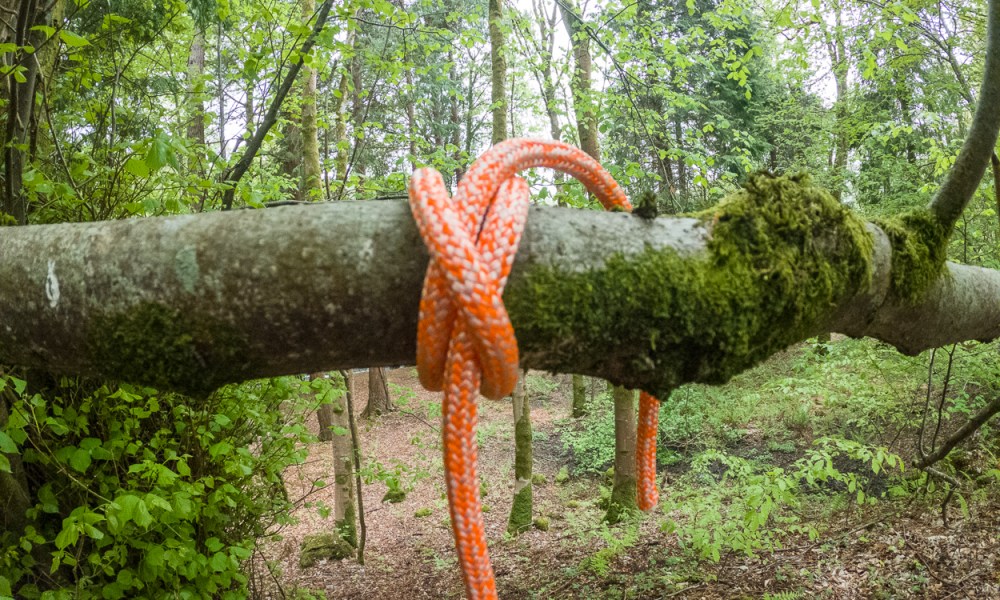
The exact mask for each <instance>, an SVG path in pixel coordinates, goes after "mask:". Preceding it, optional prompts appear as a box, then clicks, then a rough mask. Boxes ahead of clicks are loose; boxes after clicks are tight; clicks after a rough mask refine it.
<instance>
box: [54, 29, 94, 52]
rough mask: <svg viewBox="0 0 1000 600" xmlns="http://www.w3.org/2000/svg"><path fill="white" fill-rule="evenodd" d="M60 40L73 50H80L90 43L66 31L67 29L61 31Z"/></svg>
mask: <svg viewBox="0 0 1000 600" xmlns="http://www.w3.org/2000/svg"><path fill="white" fill-rule="evenodd" d="M59 39H61V40H62V41H63V43H64V44H66V45H67V46H70V47H72V48H80V47H81V46H87V45H89V44H90V42H88V41H87V38H85V37H82V36H79V35H77V34H75V33H73V32H72V31H66V30H65V29H63V30H60V31H59Z"/></svg>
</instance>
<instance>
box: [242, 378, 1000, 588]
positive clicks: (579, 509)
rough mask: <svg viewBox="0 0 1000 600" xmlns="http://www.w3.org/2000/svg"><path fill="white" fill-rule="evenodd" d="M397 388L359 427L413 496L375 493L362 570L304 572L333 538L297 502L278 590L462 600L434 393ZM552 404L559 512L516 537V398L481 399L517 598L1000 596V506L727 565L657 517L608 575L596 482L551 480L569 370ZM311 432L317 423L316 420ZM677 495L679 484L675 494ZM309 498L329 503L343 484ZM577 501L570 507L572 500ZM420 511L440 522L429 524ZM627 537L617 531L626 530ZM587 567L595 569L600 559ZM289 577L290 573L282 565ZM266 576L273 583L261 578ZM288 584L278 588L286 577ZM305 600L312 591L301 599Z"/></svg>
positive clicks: (795, 546)
mask: <svg viewBox="0 0 1000 600" xmlns="http://www.w3.org/2000/svg"><path fill="white" fill-rule="evenodd" d="M389 381H390V386H391V387H390V391H391V393H392V396H393V399H394V401H395V402H397V403H399V401H400V399H401V398H402V399H403V403H404V404H405V406H404V407H403V410H401V411H397V412H394V413H392V414H390V415H388V416H384V417H381V418H380V419H378V420H376V421H375V422H372V423H367V424H366V423H363V422H359V426H360V427H361V437H362V446H363V455H364V457H365V460H366V464H372V463H371V461H372V459H375V460H377V461H378V462H379V463H381V465H383V466H384V467H385V468H388V469H392V468H393V467H395V466H396V465H397V463H400V464H403V465H405V466H406V468H407V472H406V473H404V474H403V475H402V479H403V481H404V485H405V486H407V487H408V488H410V489H409V491H408V494H407V497H406V499H405V500H404V501H403V502H401V503H399V504H385V503H382V502H381V499H382V496H383V494H384V493H385V492H386V486H385V484H384V483H382V482H374V483H371V484H369V485H366V486H365V490H364V503H365V520H366V523H367V545H366V549H365V559H366V565H365V566H363V567H362V566H359V565H358V564H357V563H356V562H354V561H351V560H345V561H340V562H328V561H324V562H321V563H319V564H317V565H316V566H314V567H312V568H309V569H304V570H303V569H299V567H298V547H299V542H300V540H301V539H302V537H303V536H305V535H307V534H310V533H316V532H320V531H324V530H325V529H326V528H329V527H330V521H329V520H325V519H323V518H321V517H320V516H319V515H318V514H317V511H316V508H315V507H311V508H306V507H302V508H300V509H299V510H297V511H296V513H295V516H296V517H297V518H298V523H297V524H296V525H294V526H289V527H287V528H286V529H285V530H283V531H282V532H281V534H282V536H283V539H282V540H281V541H277V542H274V543H271V544H269V545H268V546H267V547H266V548H265V549H264V551H263V554H264V556H266V558H267V559H268V560H270V561H273V562H272V565H273V566H274V567H277V569H275V568H272V572H274V573H275V574H276V580H275V579H273V578H271V577H270V575H268V574H267V572H266V571H265V570H264V569H261V568H258V569H256V570H255V575H256V577H258V578H260V579H258V581H261V582H262V585H261V587H266V588H268V589H269V590H270V591H269V592H267V593H264V594H261V595H262V597H267V598H296V595H295V588H299V589H301V590H314V591H325V593H326V597H327V598H329V599H331V600H333V599H342V598H357V599H364V600H378V599H397V598H406V599H409V598H461V597H462V592H463V590H462V583H461V578H460V575H459V573H458V570H457V567H456V563H455V559H454V549H453V546H452V538H451V531H450V529H449V528H448V526H447V516H448V510H447V504H446V501H445V497H444V483H443V476H442V470H441V460H440V442H439V439H438V438H439V434H438V431H437V418H438V417H437V414H436V413H433V412H429V411H433V406H434V405H435V404H436V403H437V402H438V401H439V399H438V395H437V394H431V393H428V392H425V391H423V390H422V389H421V388H420V386H419V384H418V382H417V380H416V376H415V372H414V370H413V369H410V368H405V369H397V370H394V371H392V372H391V373H390V375H389ZM555 381H557V382H558V383H559V384H560V385H559V388H558V389H556V390H555V391H554V392H551V393H549V394H546V396H547V397H533V400H532V421H533V424H534V429H535V435H536V441H535V446H534V452H535V456H534V471H535V472H536V473H541V474H543V475H545V477H546V479H547V480H548V483H546V484H544V485H540V486H536V487H535V512H536V514H542V515H546V516H549V517H550V518H551V522H552V526H551V529H550V530H549V531H547V532H542V531H538V530H532V531H530V532H528V533H526V534H523V535H521V536H519V537H518V538H510V537H508V536H505V534H504V531H505V527H506V520H507V513H508V511H509V510H510V503H511V495H512V479H513V474H512V465H513V441H512V437H513V425H512V423H513V419H512V415H511V414H510V405H509V403H507V402H489V401H485V400H484V401H483V402H482V403H481V404H480V411H481V412H480V427H479V430H480V436H479V438H480V443H481V448H480V470H481V476H482V478H483V480H484V481H485V484H486V490H487V496H486V497H485V498H484V504H485V505H486V506H487V508H488V509H489V512H488V513H487V515H486V527H487V535H488V537H489V542H490V552H491V554H492V558H493V564H494V568H495V570H496V573H497V580H498V586H499V590H500V596H501V598H504V599H515V598H668V597H669V598H769V597H770V598H779V597H782V596H779V595H778V594H779V593H780V592H791V591H796V592H799V594H798V595H793V594H791V593H790V594H789V595H788V596H787V597H788V598H838V599H841V598H842V599H853V598H935V599H945V598H954V599H960V598H970V599H971V598H1000V560H998V555H1000V501H998V500H997V499H993V500H991V501H988V500H983V501H980V502H977V503H975V504H974V506H975V509H974V513H973V514H971V515H970V517H969V518H963V517H962V515H961V514H960V513H959V511H958V510H957V509H956V508H955V507H954V506H953V507H952V509H951V521H950V527H947V528H946V527H944V525H943V524H942V521H941V518H940V513H939V512H936V511H932V510H929V509H926V508H924V507H918V506H916V505H914V506H910V507H906V506H902V505H901V504H899V503H883V504H882V505H880V506H878V507H875V508H873V509H865V511H864V512H861V511H857V510H855V511H852V513H851V514H850V515H848V516H846V517H844V519H843V522H842V523H837V524H835V525H834V526H833V527H832V530H831V531H827V532H825V533H824V535H823V536H822V538H821V539H820V540H819V541H818V542H816V543H810V542H809V541H808V540H805V539H803V540H800V541H799V542H798V543H796V541H795V540H793V541H792V542H791V544H790V547H788V548H786V549H785V550H783V551H778V552H773V553H769V554H762V555H760V556H759V557H757V558H748V557H746V556H744V555H742V554H730V555H723V557H722V560H721V561H720V562H719V563H717V564H714V563H710V562H698V561H696V560H694V559H692V558H691V557H690V556H688V555H686V554H684V553H683V551H682V550H681V549H680V548H679V547H678V544H677V540H676V538H675V537H674V536H673V535H671V534H667V533H664V532H662V531H661V530H660V528H659V525H658V522H659V521H660V520H661V519H660V518H658V515H656V514H655V513H654V515H652V517H650V518H646V519H644V521H643V522H642V523H641V525H639V534H638V538H637V541H636V542H635V543H634V544H631V545H628V546H627V547H625V548H623V549H621V551H620V552H617V553H614V552H606V553H607V554H609V555H610V560H609V561H608V566H607V569H606V571H604V572H603V573H602V572H601V569H600V566H596V567H595V566H593V560H588V559H589V558H592V557H593V556H595V553H600V551H601V549H602V548H606V547H607V545H608V544H607V542H606V540H605V539H603V538H601V537H600V536H599V535H597V534H596V533H595V529H596V528H595V524H596V523H598V522H599V521H600V518H601V515H602V512H601V511H600V510H599V509H597V508H596V506H595V503H596V500H597V496H598V492H597V488H598V485H599V482H598V481H597V480H594V479H586V478H584V479H574V480H572V481H571V482H570V483H569V484H566V485H557V484H555V483H554V482H553V480H554V478H555V475H556V473H557V472H558V470H559V469H560V467H561V466H563V465H565V464H567V462H568V460H569V457H567V456H565V455H564V454H563V450H562V444H561V443H560V442H559V439H558V434H557V432H556V431H555V429H554V422H555V421H556V420H557V419H561V418H564V417H565V416H566V414H567V412H568V407H569V401H568V399H567V397H566V394H567V393H568V390H569V380H568V378H556V379H555ZM354 389H355V396H356V400H355V412H356V413H358V414H360V412H361V410H362V409H363V408H364V404H365V398H366V396H367V376H366V375H365V374H360V375H355V384H354ZM312 426H314V427H315V423H313V424H312ZM310 456H311V458H310V460H309V461H308V462H307V463H306V464H305V465H302V466H301V467H298V468H295V469H292V470H291V472H289V473H288V474H287V476H286V481H287V485H288V488H289V493H290V496H291V497H292V498H297V497H301V496H302V495H303V494H304V493H305V492H306V491H307V490H308V489H309V485H310V483H309V482H311V481H314V480H316V479H325V480H327V481H331V480H332V477H333V475H332V473H333V468H332V461H331V457H330V449H329V445H328V444H315V445H314V446H313V447H312V448H311V449H310ZM664 493H665V494H666V493H669V489H666V490H664ZM308 500H310V501H313V502H316V501H322V502H325V503H326V504H328V505H330V506H332V503H333V494H332V489H330V488H328V489H322V490H320V491H318V492H315V493H313V494H311V495H310V496H309V498H308ZM571 501H575V502H573V503H572V506H573V508H568V507H567V504H568V503H570V502H571ZM420 509H431V510H432V514H431V515H430V516H426V517H422V518H417V517H415V516H414V513H415V512H416V511H418V510H420ZM615 535H621V532H617V533H616V534H615ZM588 565H591V566H588ZM279 571H280V572H279ZM267 579H270V581H265V580H267ZM275 581H278V582H280V584H281V588H280V589H278V586H276V585H275V583H274V582H275ZM298 598H300V599H302V600H304V597H303V596H298Z"/></svg>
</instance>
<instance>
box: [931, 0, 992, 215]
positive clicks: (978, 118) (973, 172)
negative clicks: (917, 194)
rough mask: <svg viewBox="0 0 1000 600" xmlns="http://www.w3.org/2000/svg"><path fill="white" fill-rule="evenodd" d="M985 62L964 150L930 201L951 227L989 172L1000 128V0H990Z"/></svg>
mask: <svg viewBox="0 0 1000 600" xmlns="http://www.w3.org/2000/svg"><path fill="white" fill-rule="evenodd" d="M986 38H987V39H986V64H985V67H984V72H983V86H982V88H981V89H980V92H979V104H978V106H977V107H976V114H975V115H974V116H973V118H972V125H971V128H970V130H969V135H968V137H966V138H965V144H964V145H963V146H962V151H961V153H960V154H959V155H958V158H957V159H956V160H955V164H954V165H953V166H952V168H951V170H950V171H949V172H948V178H947V179H946V180H945V182H944V185H942V186H941V189H940V190H939V191H938V194H937V196H935V198H934V201H933V202H931V211H932V212H933V213H934V215H935V216H936V217H937V219H938V220H939V221H940V222H941V223H942V224H944V225H947V227H948V228H949V229H950V228H951V227H952V226H954V224H955V222H956V221H957V220H958V217H959V216H960V215H961V214H962V211H963V210H965V205H966V204H968V202H969V200H970V199H971V198H972V195H973V194H974V193H975V191H976V188H978V187H979V182H980V181H981V180H982V179H983V174H984V173H985V172H986V164H987V163H988V162H989V160H990V156H991V155H992V154H993V150H994V147H995V146H996V142H997V132H998V131H1000V102H998V100H997V99H998V98H1000V0H990V4H989V24H988V26H987V30H986Z"/></svg>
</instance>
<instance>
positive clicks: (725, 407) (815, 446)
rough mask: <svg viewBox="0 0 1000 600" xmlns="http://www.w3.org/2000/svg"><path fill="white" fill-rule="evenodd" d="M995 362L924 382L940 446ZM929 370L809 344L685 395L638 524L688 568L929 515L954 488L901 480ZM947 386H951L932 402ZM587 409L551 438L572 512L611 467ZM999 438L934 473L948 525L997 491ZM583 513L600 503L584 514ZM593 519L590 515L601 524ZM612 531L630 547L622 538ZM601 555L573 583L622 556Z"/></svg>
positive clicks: (859, 346) (598, 405) (957, 365)
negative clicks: (882, 517) (907, 508)
mask: <svg viewBox="0 0 1000 600" xmlns="http://www.w3.org/2000/svg"><path fill="white" fill-rule="evenodd" d="M949 354H951V355H952V356H951V358H952V360H951V364H950V365H949ZM995 354H996V345H995V344H979V343H969V344H965V345H962V346H956V347H954V348H951V349H948V350H939V351H938V352H937V356H936V360H935V361H934V365H933V368H932V369H931V370H930V375H931V384H932V387H931V398H930V404H929V406H930V411H931V412H930V416H929V418H930V419H931V423H933V420H934V419H935V418H936V413H937V412H938V410H940V412H941V414H942V415H943V418H944V419H945V421H944V425H943V428H942V433H941V436H944V435H946V434H945V433H944V432H947V431H952V430H954V429H956V428H957V427H958V426H959V425H960V424H961V423H963V422H964V421H965V419H967V418H968V417H969V416H971V415H973V414H975V413H976V412H977V411H978V410H980V409H981V408H982V407H983V406H985V404H986V403H987V402H989V401H990V399H992V398H993V397H994V396H995V393H996V390H995V385H994V384H993V383H992V382H996V381H1000V365H998V364H997V361H995V360H994V357H995ZM929 358H930V353H924V354H922V355H920V356H917V357H907V356H903V355H900V354H899V353H898V352H896V351H895V350H893V349H892V348H891V347H889V346H887V345H885V344H882V343H880V342H877V341H874V340H869V339H865V340H852V339H837V340H836V341H833V342H826V343H819V342H815V341H812V342H809V343H804V344H799V345H796V346H795V347H793V348H791V349H790V350H788V351H787V352H784V353H780V354H778V355H776V356H774V357H772V358H771V359H770V360H768V361H767V362H765V363H763V364H761V365H759V366H758V367H756V368H754V369H751V370H749V371H747V372H745V373H742V374H740V375H738V376H736V377H734V378H733V379H732V380H730V381H729V382H728V383H727V384H726V385H723V386H707V385H698V384H693V385H687V386H683V387H682V388H680V389H678V390H677V391H675V392H674V394H673V395H672V396H670V397H669V398H664V399H662V400H663V402H662V404H661V409H660V431H659V437H658V459H659V466H660V472H661V473H660V479H659V481H660V484H661V503H660V507H659V508H658V509H657V510H656V511H655V512H653V513H652V514H651V515H648V516H647V517H645V518H646V519H653V520H654V521H655V523H656V524H657V525H658V526H659V527H660V529H661V530H662V531H664V532H666V533H668V534H669V535H670V536H671V539H673V540H675V541H676V543H677V544H678V545H679V546H680V547H681V549H682V550H684V552H683V553H682V554H681V556H684V557H687V558H686V560H693V561H695V562H697V561H701V560H708V561H718V560H720V559H721V557H723V556H724V555H727V554H736V555H759V554H766V553H769V552H772V551H774V550H778V549H780V548H783V547H785V546H787V545H789V544H796V545H800V544H803V543H806V544H808V543H810V542H812V541H815V542H816V543H817V544H819V543H822V540H823V538H824V536H825V535H826V532H827V531H828V530H831V529H833V530H836V529H837V528H838V527H840V526H842V525H843V523H844V522H845V518H846V519H850V518H851V515H852V514H853V515H858V514H863V513H865V511H867V510H869V508H866V507H874V506H875V505H879V506H882V505H887V504H891V503H900V504H899V505H900V506H902V503H904V502H905V503H910V502H912V501H913V500H914V499H918V500H919V499H923V500H924V501H925V502H926V503H927V505H928V506H931V508H930V509H929V510H931V511H933V512H934V513H935V514H938V513H939V511H940V503H941V501H942V500H943V499H944V498H945V496H947V495H948V494H949V492H950V488H949V487H948V486H947V485H943V484H942V482H941V481H940V480H933V479H932V480H928V479H927V476H926V474H924V473H922V472H920V471H919V470H915V469H912V468H910V467H909V466H908V464H909V463H911V462H912V461H913V459H914V456H915V455H916V450H915V443H916V440H917V432H918V431H919V427H920V424H921V421H922V415H923V407H924V406H925V403H926V402H927V397H926V392H927V387H926V386H927V378H928V360H929ZM946 374H948V377H949V386H948V391H947V394H945V396H944V398H943V400H942V397H941V392H942V389H943V385H942V384H943V381H944V378H945V376H946ZM589 408H591V410H590V412H589V414H588V415H587V416H586V417H584V418H581V419H573V420H571V419H566V420H564V421H562V422H560V423H559V425H558V427H559V428H560V433H561V439H562V441H563V444H564V447H565V449H566V451H567V452H568V454H569V455H570V456H571V457H572V459H571V464H572V465H573V470H572V476H573V478H571V479H570V481H571V482H573V481H575V480H577V479H582V480H583V481H584V482H586V483H585V484H584V487H583V488H580V489H577V490H576V491H575V492H573V494H574V495H573V497H574V500H573V501H572V503H573V506H577V505H578V504H579V503H580V502H581V501H580V500H579V498H584V497H588V498H589V496H593V495H594V494H593V493H592V492H591V491H589V490H592V489H593V487H594V483H595V481H596V482H599V481H601V479H600V477H601V475H600V473H603V471H604V470H605V469H606V468H607V467H608V466H609V465H610V464H612V462H613V459H614V454H613V448H614V424H613V414H612V410H611V409H612V406H611V401H610V398H609V397H608V396H607V395H598V396H597V398H596V400H595V402H594V403H593V404H591V405H590V407H589ZM996 427H1000V426H996V425H993V426H991V425H990V424H987V425H986V426H985V428H984V429H983V430H982V435H980V436H978V437H977V438H976V440H975V441H974V442H973V443H971V444H966V445H965V446H963V447H962V448H961V449H959V450H958V451H956V452H953V454H952V456H950V457H949V459H947V460H945V461H943V462H942V463H939V465H938V468H940V469H941V470H943V471H945V472H948V473H951V474H952V475H953V476H955V477H957V478H959V479H960V480H962V481H964V482H966V483H965V485H964V486H963V488H962V489H961V490H957V491H956V492H955V494H954V498H953V501H952V504H951V509H950V510H951V511H952V514H953V515H955V516H958V517H965V518H969V516H970V515H971V514H973V513H974V511H975V510H976V507H977V506H982V505H984V503H985V502H987V501H988V500H989V498H990V497H992V496H995V493H996V490H997V489H998V487H1000V470H998V469H996V467H995V464H996V456H997V455H998V454H1000V443H998V442H997V441H996V437H995V431H996ZM934 428H935V427H934V425H933V424H932V425H931V426H930V429H929V432H930V433H928V434H927V439H928V440H929V439H930V437H931V436H932V434H933V431H934ZM940 439H941V438H940V437H939V438H938V443H940ZM925 443H929V442H925ZM567 489H570V488H567ZM593 502H596V497H595V498H593V499H592V500H583V501H582V504H581V506H591V504H592V503H593ZM872 510H874V509H872ZM594 512H595V511H593V510H590V511H589V512H587V513H586V514H588V515H589V516H590V517H592V518H599V517H596V516H595V515H594V514H593V513H594ZM568 518H570V517H568ZM581 518H582V517H572V518H571V519H581ZM591 527H592V532H591V533H587V532H586V531H584V532H582V533H580V534H579V537H580V539H581V543H584V544H585V546H586V544H588V543H590V542H588V541H586V540H589V539H590V538H588V537H587V536H588V535H591V536H592V535H599V533H594V531H596V529H593V528H594V527H596V525H592V526H591ZM626 527H627V524H626ZM617 531H618V533H617V535H618V536H619V537H621V536H623V535H625V536H626V537H627V529H626V530H622V529H619V530H617ZM640 543H641V541H640V542H636V544H637V545H638V544H640ZM607 548H610V549H607ZM671 548H672V547H671ZM601 552H602V550H598V551H597V553H595V554H594V555H593V556H591V557H590V558H588V559H586V561H585V565H586V566H587V569H584V570H582V571H581V572H587V570H588V569H589V570H590V572H591V573H592V574H593V572H594V571H593V569H591V568H590V566H591V565H594V566H595V568H597V569H598V570H601V569H604V568H605V567H604V566H603V565H605V563H606V560H605V558H606V557H605V554H608V553H609V552H610V553H612V554H614V555H616V556H617V555H619V554H627V553H628V552H629V550H628V549H627V548H621V547H620V544H619V545H615V544H609V545H608V546H607V547H606V548H605V549H604V554H601ZM667 552H668V553H671V552H672V553H676V550H675V549H671V550H669V551H667ZM672 556H674V557H675V558H676V554H672ZM602 572H603V571H602Z"/></svg>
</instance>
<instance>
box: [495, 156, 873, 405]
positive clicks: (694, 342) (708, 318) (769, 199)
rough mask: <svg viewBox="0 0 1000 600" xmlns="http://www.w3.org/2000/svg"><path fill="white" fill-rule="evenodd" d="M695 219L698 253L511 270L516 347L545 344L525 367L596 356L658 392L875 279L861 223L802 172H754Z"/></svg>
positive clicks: (774, 342)
mask: <svg viewBox="0 0 1000 600" xmlns="http://www.w3.org/2000/svg"><path fill="white" fill-rule="evenodd" d="M695 216H696V217H697V218H698V219H700V220H701V221H702V222H703V224H704V226H705V228H706V229H707V230H709V231H710V232H711V235H710V237H709V239H708V242H707V250H708V252H707V253H706V254H703V255H700V256H698V257H681V256H679V255H678V254H677V253H676V252H675V251H674V250H672V249H659V250H655V249H650V248H647V250H646V251H645V252H643V253H641V254H638V255H634V256H629V257H625V256H621V255H617V256H613V257H610V258H608V259H607V261H606V262H605V263H604V265H603V267H602V268H599V269H595V270H593V271H588V272H584V273H575V274H574V273H566V271H565V269H562V270H560V269H554V268H550V267H546V266H540V265H534V266H531V267H527V270H526V271H523V272H522V273H521V275H520V277H517V278H512V279H511V284H510V289H509V290H508V292H507V293H506V294H505V302H506V305H507V308H508V310H509V312H510V314H511V319H512V321H513V322H514V325H515V329H516V331H517V336H518V341H519V344H520V345H521V347H522V350H523V353H524V355H525V356H526V357H528V358H529V360H531V358H532V356H533V355H532V352H533V349H534V348H539V349H541V348H545V349H546V352H544V353H540V354H539V357H538V358H537V360H535V361H534V362H538V363H542V364H532V366H533V367H539V368H548V369H553V370H566V369H567V368H568V367H569V366H570V365H572V366H573V367H575V368H576V370H580V371H584V372H587V371H597V370H598V366H599V365H600V370H601V371H602V372H604V373H609V372H610V374H611V375H612V376H611V377H610V378H611V379H613V380H615V381H616V382H621V383H624V384H626V385H628V386H630V387H638V388H642V389H645V390H648V391H650V392H652V393H654V394H655V393H662V392H665V391H666V390H670V389H673V388H675V387H676V386H677V385H679V384H682V383H687V382H704V383H721V382H725V381H727V380H728V379H729V378H731V377H733V376H734V375H736V374H737V373H740V372H741V371H743V370H745V369H747V368H748V367H751V366H753V365H755V364H757V363H758V362H760V361H761V360H764V359H765V358H767V357H768V356H770V355H772V354H774V353H775V352H777V351H780V350H781V349H783V348H785V347H787V346H789V345H790V344H792V343H795V342H798V341H800V340H802V339H805V338H806V337H808V336H809V335H811V334H814V333H817V332H818V331H819V330H821V329H822V327H823V324H824V323H823V321H824V319H825V318H826V316H827V314H828V313H829V311H830V308H831V307H832V306H834V305H835V304H836V303H837V301H839V300H840V299H841V298H842V297H844V296H845V295H847V294H851V293H853V292H854V291H856V290H859V289H862V288H863V287H864V286H866V285H867V284H868V282H869V281H870V267H871V255H872V240H871V237H870V236H869V235H868V233H867V232H866V230H865V226H864V223H863V221H862V220H861V219H859V218H858V217H857V216H856V215H854V214H853V213H852V212H851V211H850V210H848V209H846V208H845V207H843V206H842V205H841V204H839V203H838V202H836V201H835V200H834V199H833V198H832V197H831V196H830V195H829V194H828V193H827V192H825V191H823V190H821V189H819V188H816V187H813V186H812V185H811V184H810V183H809V180H808V178H805V177H781V178H772V177H768V176H764V175H760V176H755V177H753V178H751V179H750V181H749V182H748V183H747V184H746V187H745V188H744V189H743V190H741V191H740V192H737V193H735V194H733V195H731V196H729V197H727V198H726V199H725V200H723V201H722V202H721V203H720V204H718V205H717V206H715V207H713V208H712V209H710V210H708V211H706V212H703V213H699V214H697V215H695ZM552 339H559V340H561V343H560V345H559V347H558V349H555V350H553V349H552V344H551V340H552ZM597 349H601V351H600V352H598V351H597ZM637 349H638V350H637Z"/></svg>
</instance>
